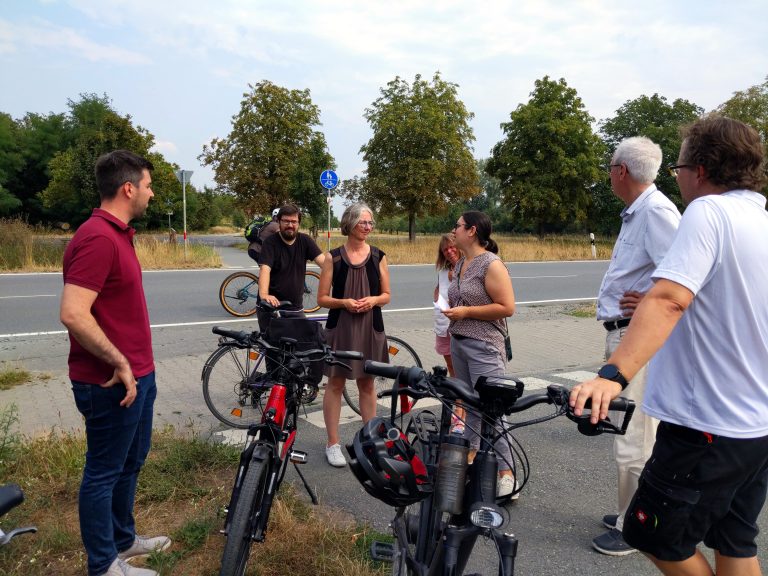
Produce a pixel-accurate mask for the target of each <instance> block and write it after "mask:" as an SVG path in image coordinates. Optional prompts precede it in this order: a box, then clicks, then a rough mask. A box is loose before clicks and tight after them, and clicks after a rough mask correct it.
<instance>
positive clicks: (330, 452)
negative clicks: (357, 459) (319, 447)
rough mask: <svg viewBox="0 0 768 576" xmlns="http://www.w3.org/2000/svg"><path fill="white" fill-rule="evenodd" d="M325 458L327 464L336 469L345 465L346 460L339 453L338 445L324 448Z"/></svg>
mask: <svg viewBox="0 0 768 576" xmlns="http://www.w3.org/2000/svg"><path fill="white" fill-rule="evenodd" d="M325 457H326V458H327V459H328V464H330V465H331V466H335V467H336V468H344V466H346V465H347V460H346V458H344V454H342V453H341V446H339V445H338V444H334V445H333V446H328V447H326V449H325Z"/></svg>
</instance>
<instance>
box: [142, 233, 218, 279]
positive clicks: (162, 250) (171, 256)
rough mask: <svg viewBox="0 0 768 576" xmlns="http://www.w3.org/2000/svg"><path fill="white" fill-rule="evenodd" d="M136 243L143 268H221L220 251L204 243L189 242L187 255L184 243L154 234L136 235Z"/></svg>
mask: <svg viewBox="0 0 768 576" xmlns="http://www.w3.org/2000/svg"><path fill="white" fill-rule="evenodd" d="M134 245H135V246H136V255H137V256H138V257H139V262H141V267H142V269H143V270H163V269H181V268H221V257H220V256H219V253H218V252H216V250H215V249H214V248H212V247H211V246H206V245H204V244H192V243H188V244H187V250H186V257H185V255H184V245H183V244H171V243H169V242H166V241H162V240H158V239H157V238H155V237H153V236H145V235H141V236H136V237H135V239H134Z"/></svg>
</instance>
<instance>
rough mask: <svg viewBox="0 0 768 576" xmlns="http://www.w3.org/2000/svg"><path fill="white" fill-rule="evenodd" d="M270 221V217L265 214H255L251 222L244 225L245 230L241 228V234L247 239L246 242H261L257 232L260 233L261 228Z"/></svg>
mask: <svg viewBox="0 0 768 576" xmlns="http://www.w3.org/2000/svg"><path fill="white" fill-rule="evenodd" d="M270 222H272V218H269V217H267V216H256V218H254V219H253V220H251V223H250V224H248V226H246V227H245V230H243V236H245V239H246V240H248V242H258V243H261V238H259V234H261V230H262V228H264V226H266V225H267V224H269V223H270Z"/></svg>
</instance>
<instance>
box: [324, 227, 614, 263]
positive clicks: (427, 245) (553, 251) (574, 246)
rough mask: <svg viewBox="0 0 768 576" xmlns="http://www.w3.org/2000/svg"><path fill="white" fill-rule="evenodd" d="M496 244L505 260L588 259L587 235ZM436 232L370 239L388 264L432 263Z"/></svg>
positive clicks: (607, 248) (605, 249)
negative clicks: (381, 251)
mask: <svg viewBox="0 0 768 576" xmlns="http://www.w3.org/2000/svg"><path fill="white" fill-rule="evenodd" d="M493 238H494V239H495V240H496V242H497V243H498V244H499V256H501V258H502V259H504V260H505V261H506V262H541V261H557V260H591V259H592V250H591V245H590V242H589V238H588V237H587V236H575V235H574V236H547V237H544V238H542V239H539V238H538V237H536V236H495V235H494V236H493ZM344 240H345V238H344V237H343V236H341V235H339V234H338V233H337V234H331V247H332V248H334V247H336V246H339V245H341V244H343V243H344ZM317 241H318V245H319V246H320V247H321V248H323V249H326V247H327V244H326V242H327V240H326V239H325V238H323V237H318V239H317ZM439 241H440V236H439V235H419V236H417V237H416V240H415V241H414V242H412V243H411V242H408V235H407V234H401V235H399V236H393V235H389V234H372V235H371V236H370V237H369V242H370V243H371V244H374V245H376V246H378V247H379V248H381V249H382V250H383V251H384V252H385V253H386V254H387V261H388V262H389V263H390V264H431V263H433V262H434V261H435V260H436V258H437V246H438V243H439ZM613 242H614V240H613V239H612V238H598V239H596V241H595V245H596V248H597V258H598V259H600V260H605V259H609V258H610V257H611V250H612V249H613Z"/></svg>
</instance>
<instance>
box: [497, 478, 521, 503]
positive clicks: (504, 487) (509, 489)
mask: <svg viewBox="0 0 768 576" xmlns="http://www.w3.org/2000/svg"><path fill="white" fill-rule="evenodd" d="M517 489H518V485H517V480H515V477H514V476H509V475H505V476H499V479H498V480H497V481H496V497H497V498H501V497H502V496H509V499H510V500H517V499H518V498H520V492H515V490H517ZM513 492H515V493H514V494H512V493H513ZM510 494H511V496H510Z"/></svg>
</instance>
